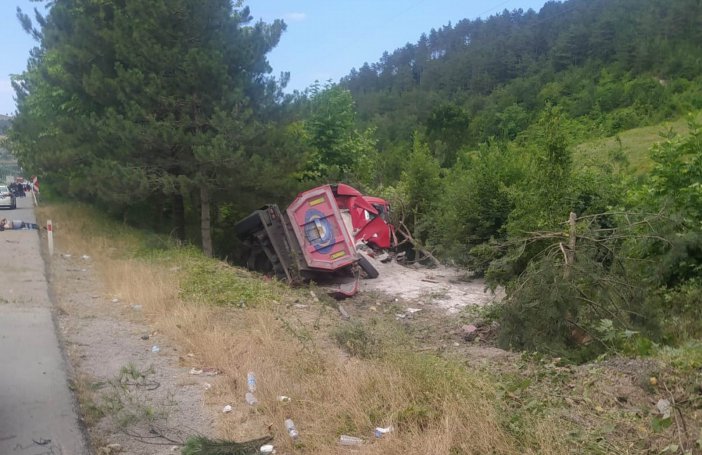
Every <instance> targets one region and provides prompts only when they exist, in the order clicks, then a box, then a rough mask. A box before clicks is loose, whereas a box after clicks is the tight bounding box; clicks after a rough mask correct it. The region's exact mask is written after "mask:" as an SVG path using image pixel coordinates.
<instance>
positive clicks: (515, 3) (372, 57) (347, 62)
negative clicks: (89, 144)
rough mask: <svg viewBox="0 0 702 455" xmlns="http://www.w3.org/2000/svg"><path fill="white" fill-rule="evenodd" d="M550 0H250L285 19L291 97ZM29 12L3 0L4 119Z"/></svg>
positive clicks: (26, 45) (21, 60)
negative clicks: (423, 39) (432, 34)
mask: <svg viewBox="0 0 702 455" xmlns="http://www.w3.org/2000/svg"><path fill="white" fill-rule="evenodd" d="M545 1H546V0H246V1H245V4H247V5H248V6H249V8H250V10H251V15H252V16H253V17H254V18H255V19H256V20H259V19H260V20H263V21H264V22H271V21H273V20H274V19H283V20H284V21H285V23H286V24H287V30H286V31H285V33H284V34H283V36H282V38H281V39H280V43H279V44H278V46H277V47H276V48H275V49H274V50H273V51H272V52H271V53H270V54H269V55H268V60H269V62H270V64H271V66H272V67H273V74H274V75H276V76H277V75H279V74H280V73H281V72H290V83H289V84H288V87H287V89H286V91H292V90H304V89H305V88H306V87H308V86H310V85H311V84H313V83H314V82H315V81H316V80H317V81H320V82H326V81H327V80H331V81H333V82H338V80H339V79H340V78H341V77H343V76H345V75H347V74H348V73H349V71H351V69H352V68H360V67H361V66H362V65H363V63H365V62H368V63H374V62H377V61H378V60H379V59H380V57H381V56H382V54H383V52H385V51H388V52H390V53H392V51H394V50H395V49H398V48H401V47H403V46H404V45H405V44H407V43H416V42H417V40H418V39H419V37H420V35H421V34H422V33H427V34H428V33H429V31H430V30H431V29H432V28H435V29H438V28H441V27H442V26H444V25H447V24H448V23H449V22H450V23H452V24H455V23H456V22H458V21H459V20H461V19H476V18H478V17H482V18H487V17H489V16H491V15H493V14H496V13H500V12H501V11H502V10H504V9H507V10H510V11H511V10H514V9H520V8H521V9H523V10H527V9H529V8H532V9H534V10H536V11H538V10H539V9H540V8H541V7H542V6H543V4H544V3H545ZM18 6H19V7H20V8H22V10H23V11H25V12H31V11H33V9H34V8H35V7H39V8H41V9H43V6H42V4H41V3H37V2H32V1H30V0H0V31H2V32H1V33H2V41H3V46H2V47H3V51H2V54H1V57H0V114H7V115H12V114H13V113H14V111H15V101H14V91H13V90H12V87H11V85H10V75H11V74H19V73H21V72H22V71H24V69H25V68H26V66H27V59H28V58H29V51H30V49H31V48H32V47H34V46H35V45H36V43H35V42H34V40H33V39H32V38H31V37H30V36H29V35H28V34H26V33H25V32H24V30H22V27H21V26H20V24H19V21H18V20H17V17H16V9H17V7H18Z"/></svg>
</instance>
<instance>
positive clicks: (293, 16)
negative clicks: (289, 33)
mask: <svg viewBox="0 0 702 455" xmlns="http://www.w3.org/2000/svg"><path fill="white" fill-rule="evenodd" d="M305 19H307V14H305V13H287V14H286V15H285V20H286V21H289V22H302V21H304V20H305Z"/></svg>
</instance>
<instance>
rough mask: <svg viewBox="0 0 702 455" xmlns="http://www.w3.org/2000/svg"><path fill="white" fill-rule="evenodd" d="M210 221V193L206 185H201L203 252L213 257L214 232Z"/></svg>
mask: <svg viewBox="0 0 702 455" xmlns="http://www.w3.org/2000/svg"><path fill="white" fill-rule="evenodd" d="M210 228H211V223H210V193H209V191H208V190H207V187H206V186H205V185H200V231H201V234H202V252H203V253H205V256H207V257H208V258H211V257H212V232H211V229H210Z"/></svg>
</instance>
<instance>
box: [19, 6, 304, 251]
mask: <svg viewBox="0 0 702 455" xmlns="http://www.w3.org/2000/svg"><path fill="white" fill-rule="evenodd" d="M251 22H252V17H251V16H250V14H249V10H248V8H241V7H236V8H235V7H234V6H233V5H232V3H231V2H229V1H224V0H217V1H211V2H205V3H202V2H197V1H193V0H178V1H176V2H170V1H169V2H164V1H153V2H149V3H148V4H142V3H141V2H135V1H127V2H115V1H106V2H94V1H91V0H80V1H77V2H68V3H57V4H55V5H53V7H52V8H51V9H50V10H49V13H48V15H47V17H46V18H44V19H42V20H41V21H40V25H41V26H42V29H41V30H40V31H34V34H35V35H36V36H37V37H39V39H40V46H39V47H38V48H37V49H36V50H35V52H34V54H33V57H32V59H30V62H29V65H28V68H27V71H26V72H25V73H23V74H22V75H19V76H16V77H15V78H14V80H13V85H14V87H15V90H16V92H17V98H18V115H17V118H16V122H14V123H13V126H12V129H11V132H10V138H11V141H12V148H13V151H14V152H15V153H16V154H17V157H18V158H19V160H20V162H21V163H22V165H23V166H24V167H25V168H26V169H29V170H31V171H32V172H33V173H36V174H39V175H41V176H42V177H45V178H46V179H47V180H49V181H51V182H53V183H54V184H55V186H56V187H57V189H58V190H59V191H61V192H63V193H66V194H71V195H73V196H75V197H78V198H81V199H84V200H88V201H90V202H99V203H102V204H104V205H106V206H107V205H109V206H113V207H115V211H117V212H120V211H126V210H127V209H128V208H130V207H133V206H138V205H140V204H142V205H148V206H150V208H151V210H152V212H156V213H160V214H161V213H166V214H167V216H170V218H171V219H172V222H173V227H174V232H175V234H176V235H177V237H178V238H180V239H181V240H185V234H186V232H185V228H186V215H189V214H190V213H189V212H190V211H193V212H195V213H197V212H198V205H199V204H200V203H202V204H203V207H202V208H201V211H202V212H203V213H204V214H208V212H209V211H210V207H209V205H207V203H206V200H204V199H202V200H201V199H199V196H200V195H202V194H207V192H208V191H209V190H210V189H213V188H217V189H219V190H220V194H227V195H231V194H235V195H237V196H239V198H240V199H242V200H245V199H246V198H245V197H242V196H245V195H246V194H247V192H249V193H250V192H251V189H250V186H253V185H250V184H247V183H246V182H247V181H252V180H253V181H255V180H256V179H257V178H261V174H258V175H257V174H256V173H257V171H261V170H270V168H271V167H270V166H265V165H263V164H262V163H270V162H272V161H274V160H275V159H276V158H280V156H271V155H272V154H271V153H270V152H269V151H266V152H262V151H261V150H260V149H257V148H256V147H254V145H253V144H254V143H255V144H256V145H260V143H261V142H262V141H261V140H260V139H258V138H259V136H260V135H263V134H265V132H266V130H265V128H264V127H263V125H264V122H263V121H262V120H264V119H263V114H267V115H270V114H271V112H270V111H271V106H273V105H274V102H275V101H276V97H277V91H276V81H275V80H274V79H272V78H270V77H268V76H267V74H268V73H270V71H271V68H270V66H269V65H268V63H267V61H266V58H265V55H266V53H267V52H269V51H270V50H271V49H272V48H273V47H274V46H275V45H276V44H277V42H278V40H279V38H280V36H281V34H282V32H283V30H284V28H285V25H284V24H283V23H282V22H281V21H274V22H273V23H272V24H270V25H269V24H265V23H263V22H257V23H254V24H252V23H251ZM23 23H24V24H25V25H26V26H27V27H31V22H30V21H29V19H28V18H27V17H23ZM268 121H269V119H265V122H268ZM289 163H290V162H289V161H288V160H281V162H276V166H278V165H279V166H280V168H279V169H285V168H286V165H287V164H289ZM286 171H289V168H288V169H286ZM242 174H243V176H244V177H245V178H242ZM263 175H265V176H268V174H265V173H264V174H263ZM277 175H280V172H278V173H276V174H274V175H272V176H270V179H271V180H270V181H271V182H274V181H275V180H276V179H275V177H276V176H277ZM261 183H263V182H261ZM154 195H159V196H161V197H160V198H155V197H154ZM125 218H126V216H125ZM204 219H207V218H204Z"/></svg>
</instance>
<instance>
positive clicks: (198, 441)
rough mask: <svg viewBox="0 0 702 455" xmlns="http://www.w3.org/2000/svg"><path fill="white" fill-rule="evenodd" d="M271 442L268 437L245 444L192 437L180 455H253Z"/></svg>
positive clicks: (270, 438)
mask: <svg viewBox="0 0 702 455" xmlns="http://www.w3.org/2000/svg"><path fill="white" fill-rule="evenodd" d="M272 440H273V438H272V437H270V436H264V437H262V438H258V439H252V440H251V441H246V442H235V441H224V440H218V439H209V438H206V437H204V436H192V437H190V438H188V440H187V441H186V442H185V446H184V447H183V449H182V450H181V454H182V455H255V454H257V453H259V448H260V447H261V446H262V445H264V444H267V443H269V442H271V441H272Z"/></svg>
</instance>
